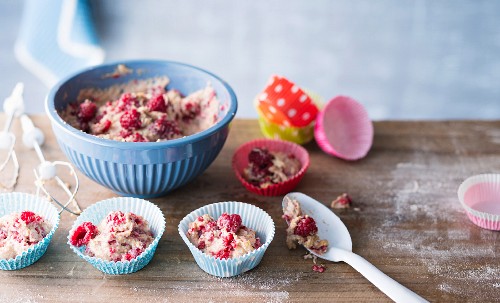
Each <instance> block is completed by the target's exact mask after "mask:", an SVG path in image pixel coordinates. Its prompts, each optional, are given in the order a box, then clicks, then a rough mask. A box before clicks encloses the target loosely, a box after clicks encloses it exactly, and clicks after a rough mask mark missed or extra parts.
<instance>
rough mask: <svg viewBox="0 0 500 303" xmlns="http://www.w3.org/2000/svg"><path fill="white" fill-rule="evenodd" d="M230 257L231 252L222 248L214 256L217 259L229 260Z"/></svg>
mask: <svg viewBox="0 0 500 303" xmlns="http://www.w3.org/2000/svg"><path fill="white" fill-rule="evenodd" d="M230 255H231V250H230V249H228V248H224V249H222V250H220V251H218V252H217V253H216V254H214V256H215V257H216V258H217V259H229V256H230Z"/></svg>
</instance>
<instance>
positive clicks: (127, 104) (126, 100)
mask: <svg viewBox="0 0 500 303" xmlns="http://www.w3.org/2000/svg"><path fill="white" fill-rule="evenodd" d="M136 103H137V98H135V97H134V96H133V95H132V94H131V93H124V94H122V95H121V96H120V99H119V100H118V104H117V106H116V108H117V110H118V111H119V112H124V111H127V110H129V109H130V108H132V105H133V104H136Z"/></svg>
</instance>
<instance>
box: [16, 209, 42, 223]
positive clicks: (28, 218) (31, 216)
mask: <svg viewBox="0 0 500 303" xmlns="http://www.w3.org/2000/svg"><path fill="white" fill-rule="evenodd" d="M41 219H42V218H41V217H40V216H37V215H36V214H35V213H34V212H31V211H23V212H22V213H21V220H23V221H24V222H25V223H26V224H30V223H31V222H38V221H40V220H41Z"/></svg>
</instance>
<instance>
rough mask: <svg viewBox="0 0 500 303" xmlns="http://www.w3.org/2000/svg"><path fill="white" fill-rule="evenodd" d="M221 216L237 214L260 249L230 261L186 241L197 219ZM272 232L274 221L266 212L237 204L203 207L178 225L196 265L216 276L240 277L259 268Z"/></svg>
mask: <svg viewBox="0 0 500 303" xmlns="http://www.w3.org/2000/svg"><path fill="white" fill-rule="evenodd" d="M223 213H228V214H238V215H240V216H241V220H242V222H243V224H244V225H245V226H247V227H249V228H251V229H253V230H254V231H255V232H256V234H257V236H258V237H259V238H260V241H261V243H262V246H260V247H259V248H257V249H256V250H253V251H251V252H249V253H246V254H244V255H243V256H239V257H236V258H230V259H218V258H215V257H214V256H211V255H209V254H206V253H204V252H203V251H201V250H199V249H198V248H197V247H196V246H194V245H193V244H192V243H191V241H189V239H188V237H187V235H186V234H187V232H188V229H189V223H191V222H193V221H195V220H196V219H197V218H198V217H199V216H202V215H204V214H209V215H210V216H212V217H213V218H218V217H220V215H222V214H223ZM274 232H275V227H274V221H273V219H272V218H271V216H269V214H268V213H266V212H265V211H263V210H262V209H260V208H258V207H257V206H254V205H251V204H248V203H243V202H236V201H229V202H217V203H213V204H209V205H206V206H203V207H201V208H198V209H196V210H194V211H192V212H191V213H189V214H188V215H187V216H185V217H184V218H183V219H182V220H181V222H180V223H179V235H180V236H181V238H182V240H184V242H185V243H186V245H187V246H188V248H189V250H190V251H191V253H192V254H193V257H194V260H195V261H196V264H198V266H199V267H200V268H201V269H202V270H203V271H205V272H206V273H208V274H210V275H213V276H217V277H232V276H236V275H240V274H242V273H244V272H247V271H249V270H252V269H253V268H255V267H256V266H257V265H259V263H260V261H261V260H262V258H263V257H264V253H265V252H266V250H267V248H268V247H269V244H271V241H272V240H273V238H274Z"/></svg>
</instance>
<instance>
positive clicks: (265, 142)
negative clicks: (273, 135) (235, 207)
mask: <svg viewBox="0 0 500 303" xmlns="http://www.w3.org/2000/svg"><path fill="white" fill-rule="evenodd" d="M255 147H259V148H262V147H265V148H267V149H268V150H269V151H273V152H283V153H286V154H292V155H294V156H295V157H296V158H297V159H298V160H299V161H300V164H301V168H300V170H299V172H298V173H297V174H296V175H295V176H293V177H291V178H290V179H288V180H286V181H284V182H281V183H278V184H272V185H270V186H268V187H266V188H261V187H259V186H255V185H253V184H251V183H249V182H248V181H247V180H246V179H245V177H244V170H245V168H247V166H248V154H249V153H250V151H251V150H252V149H253V148H255ZM232 167H233V170H234V173H235V174H236V177H237V178H238V180H239V181H240V182H241V184H243V186H244V187H245V188H246V189H247V190H249V191H251V192H253V193H256V194H259V195H262V196H281V195H284V194H287V193H289V192H291V191H292V190H293V189H294V188H295V187H297V185H298V184H299V182H300V180H302V178H303V177H304V174H305V173H306V171H307V169H308V167H309V153H308V152H307V150H305V149H304V148H303V147H302V146H300V145H298V144H295V143H292V142H288V141H283V140H273V139H257V140H252V141H250V142H247V143H245V144H243V145H241V146H240V147H238V149H237V150H236V151H235V153H234V155H233V161H232Z"/></svg>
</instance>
